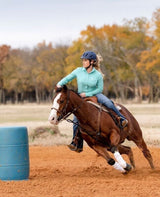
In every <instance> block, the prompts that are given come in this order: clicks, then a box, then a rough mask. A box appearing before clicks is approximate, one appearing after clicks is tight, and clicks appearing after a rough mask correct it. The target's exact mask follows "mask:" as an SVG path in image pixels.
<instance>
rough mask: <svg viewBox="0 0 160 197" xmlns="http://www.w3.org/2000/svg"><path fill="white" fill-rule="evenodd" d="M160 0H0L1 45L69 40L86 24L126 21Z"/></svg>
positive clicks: (147, 12) (147, 11) (159, 4)
mask: <svg viewBox="0 0 160 197" xmlns="http://www.w3.org/2000/svg"><path fill="white" fill-rule="evenodd" d="M157 8H160V0H0V45H2V44H8V45H10V46H12V48H18V47H20V48H23V47H33V46H35V45H36V44H37V43H39V42H42V41H43V40H45V41H46V43H49V42H52V43H53V44H56V43H64V44H66V43H70V42H71V41H73V40H75V39H77V38H78V37H79V33H80V32H81V31H82V30H84V29H86V27H87V25H95V26H96V27H98V28H99V27H102V26H103V25H104V24H109V25H112V24H114V23H116V24H123V19H128V20H130V19H134V18H135V17H146V18H147V19H148V20H151V18H152V14H153V12H154V11H155V10H156V9H157Z"/></svg>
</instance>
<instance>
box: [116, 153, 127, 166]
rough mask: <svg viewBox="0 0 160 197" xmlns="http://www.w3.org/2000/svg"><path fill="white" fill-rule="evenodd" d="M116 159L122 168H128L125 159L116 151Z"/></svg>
mask: <svg viewBox="0 0 160 197" xmlns="http://www.w3.org/2000/svg"><path fill="white" fill-rule="evenodd" d="M114 157H115V158H116V160H117V162H118V163H119V164H120V165H121V166H122V168H126V167H127V163H126V162H125V161H124V159H123V158H122V156H121V155H120V153H119V152H118V151H115V153H114Z"/></svg>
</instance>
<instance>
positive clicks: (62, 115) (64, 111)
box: [51, 90, 83, 121]
mask: <svg viewBox="0 0 160 197" xmlns="http://www.w3.org/2000/svg"><path fill="white" fill-rule="evenodd" d="M70 91H71V90H67V102H66V104H65V106H64V107H63V109H62V110H58V109H56V108H55V107H52V108H51V110H52V109H54V110H56V111H57V112H59V113H60V115H59V116H58V118H57V120H58V121H60V120H67V118H68V117H69V116H70V115H71V114H72V113H74V112H76V111H77V110H78V109H79V108H80V107H81V105H82V104H83V99H82V102H81V104H80V105H79V106H77V107H75V108H72V110H71V111H70V112H68V113H67V107H68V105H69V99H70Z"/></svg>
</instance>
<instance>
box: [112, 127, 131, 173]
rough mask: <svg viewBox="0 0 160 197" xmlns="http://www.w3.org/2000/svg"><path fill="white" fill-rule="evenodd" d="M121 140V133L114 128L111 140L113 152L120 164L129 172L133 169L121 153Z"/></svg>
mask: <svg viewBox="0 0 160 197" xmlns="http://www.w3.org/2000/svg"><path fill="white" fill-rule="evenodd" d="M119 141H120V135H119V134H118V133H117V131H116V130H114V129H113V130H112V132H111V134H110V142H111V149H110V151H111V152H112V153H113V155H114V157H115V159H116V160H117V162H118V163H119V164H120V166H121V167H122V168H123V169H124V170H125V171H126V173H128V172H129V171H131V169H132V167H131V165H129V164H128V163H127V162H126V161H125V160H124V159H123V157H122V156H121V154H120V153H119V151H118V148H117V146H118V142H119Z"/></svg>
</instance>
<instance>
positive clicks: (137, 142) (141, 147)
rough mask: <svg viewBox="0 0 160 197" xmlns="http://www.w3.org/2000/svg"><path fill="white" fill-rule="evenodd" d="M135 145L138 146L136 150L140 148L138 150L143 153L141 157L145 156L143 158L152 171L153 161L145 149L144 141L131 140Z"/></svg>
mask: <svg viewBox="0 0 160 197" xmlns="http://www.w3.org/2000/svg"><path fill="white" fill-rule="evenodd" d="M133 141H134V142H135V143H136V145H137V146H138V148H140V150H141V151H142V152H143V155H144V156H145V158H146V159H147V160H148V162H149V164H150V166H151V168H152V169H154V164H153V159H152V155H151V153H150V151H149V150H148V148H147V145H146V143H145V141H144V139H143V138H142V139H141V140H137V141H136V140H133Z"/></svg>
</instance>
